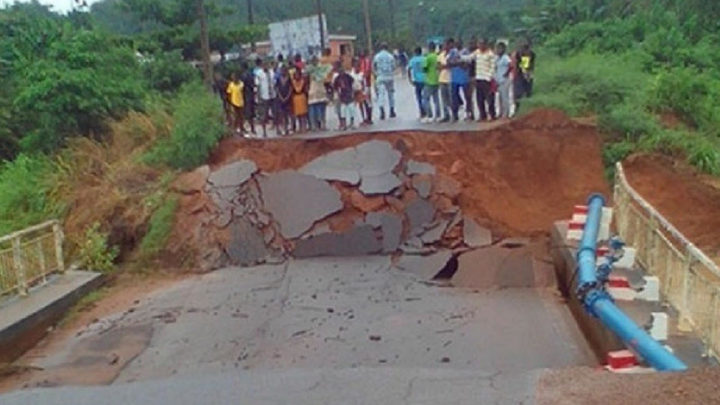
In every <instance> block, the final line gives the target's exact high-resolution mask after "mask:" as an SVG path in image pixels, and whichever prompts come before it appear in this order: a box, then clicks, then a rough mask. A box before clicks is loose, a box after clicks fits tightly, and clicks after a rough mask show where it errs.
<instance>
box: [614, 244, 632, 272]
mask: <svg viewBox="0 0 720 405" xmlns="http://www.w3.org/2000/svg"><path fill="white" fill-rule="evenodd" d="M623 252H624V253H623V257H622V258H620V260H618V261H617V262H615V267H616V268H618V269H632V268H633V266H634V265H635V256H636V255H637V249H635V248H633V247H625V248H623Z"/></svg>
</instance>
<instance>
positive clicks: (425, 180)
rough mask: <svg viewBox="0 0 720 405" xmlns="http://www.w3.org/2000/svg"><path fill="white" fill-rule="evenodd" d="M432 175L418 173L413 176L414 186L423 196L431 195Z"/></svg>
mask: <svg viewBox="0 0 720 405" xmlns="http://www.w3.org/2000/svg"><path fill="white" fill-rule="evenodd" d="M432 183H433V180H432V176H429V175H418V176H413V178H412V186H413V188H414V189H415V191H417V193H418V195H419V196H420V197H422V198H428V197H430V192H431V191H432Z"/></svg>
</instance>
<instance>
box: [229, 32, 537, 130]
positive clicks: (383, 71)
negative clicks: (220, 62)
mask: <svg viewBox="0 0 720 405" xmlns="http://www.w3.org/2000/svg"><path fill="white" fill-rule="evenodd" d="M400 55H404V53H400ZM252 64H253V65H254V66H252V67H251V66H250V63H249V62H246V63H245V64H244V66H243V69H242V71H243V73H242V74H238V73H232V74H231V75H230V78H229V80H227V81H226V80H225V79H224V78H223V77H222V76H221V75H217V76H216V81H215V91H216V92H217V94H218V95H219V96H220V98H221V99H222V101H223V106H224V109H225V114H226V120H227V122H228V124H229V125H230V126H231V128H232V129H233V131H234V132H235V133H236V134H237V135H238V136H248V137H249V136H253V135H254V136H257V135H258V132H259V131H257V130H256V125H257V126H259V127H260V130H261V131H262V132H261V133H260V136H262V137H267V136H268V130H269V129H270V130H272V129H274V131H275V133H276V135H277V136H283V135H289V134H290V133H305V132H308V131H326V130H328V122H327V116H328V112H327V111H328V109H331V110H332V111H333V112H334V114H336V116H337V121H338V123H339V126H338V128H337V129H338V130H341V131H344V130H349V129H353V128H355V127H357V126H367V125H372V124H373V117H374V115H373V112H374V111H377V114H378V115H377V116H376V117H377V118H379V119H380V120H385V119H388V118H390V119H392V118H395V117H396V116H397V113H396V110H395V81H396V77H397V76H396V73H397V71H398V67H400V69H401V71H402V72H403V73H406V74H407V77H408V79H409V81H410V83H411V85H412V86H413V87H414V90H415V97H416V101H417V108H418V115H419V119H420V120H421V121H422V122H424V123H431V122H456V121H459V120H460V112H461V110H464V111H465V115H464V119H465V120H475V118H476V117H475V108H476V107H477V111H478V116H477V119H478V121H485V120H495V119H498V118H509V117H510V113H511V103H515V104H516V105H517V103H518V102H519V101H520V100H521V99H522V98H523V97H529V96H530V95H531V94H532V84H533V71H534V67H535V54H534V53H533V51H532V49H531V48H530V46H529V45H524V46H523V47H521V48H520V49H518V50H517V51H516V52H515V53H514V54H513V55H512V56H511V55H508V54H507V45H506V44H505V43H502V42H498V43H497V44H495V45H494V46H493V45H491V44H490V42H489V41H487V40H479V41H476V40H473V41H470V43H469V44H468V46H467V47H464V46H463V44H462V43H461V42H460V41H457V42H456V41H454V40H453V39H448V40H446V41H445V42H444V43H443V44H442V46H440V47H438V46H437V45H436V44H434V43H430V44H429V45H428V47H427V48H426V49H425V50H423V49H422V48H420V47H418V48H417V49H415V52H414V55H413V56H412V58H410V59H408V58H407V56H406V57H405V58H404V59H403V58H400V57H399V56H398V54H397V53H396V54H393V53H391V52H390V51H389V49H388V46H387V44H382V45H381V47H380V51H379V52H378V53H377V54H376V55H374V57H371V56H370V55H368V54H366V53H364V52H360V54H359V55H358V56H357V57H355V58H344V59H342V60H333V58H332V57H331V55H330V50H325V51H324V52H323V55H322V56H321V57H316V56H314V57H311V58H310V59H309V61H305V60H303V58H302V57H301V55H295V57H293V58H292V59H291V60H286V59H285V58H284V56H283V55H279V56H278V57H277V58H275V59H271V60H269V59H262V58H256V59H255V60H254V61H252ZM511 89H512V98H511ZM496 100H497V103H496Z"/></svg>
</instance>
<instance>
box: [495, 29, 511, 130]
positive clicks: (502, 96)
mask: <svg viewBox="0 0 720 405" xmlns="http://www.w3.org/2000/svg"><path fill="white" fill-rule="evenodd" d="M506 52H507V45H505V43H504V42H500V43H498V45H497V63H496V67H495V82H497V86H498V100H499V102H500V118H510V84H511V83H512V81H511V80H510V71H511V70H512V61H511V60H510V57H509V56H508V55H507V53H506Z"/></svg>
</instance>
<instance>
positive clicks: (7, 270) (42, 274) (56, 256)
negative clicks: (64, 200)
mask: <svg viewBox="0 0 720 405" xmlns="http://www.w3.org/2000/svg"><path fill="white" fill-rule="evenodd" d="M62 244H63V232H62V228H61V227H60V223H59V222H58V221H56V220H53V221H48V222H45V223H42V224H39V225H35V226H32V227H30V228H26V229H23V230H21V231H18V232H14V233H11V234H9V235H5V236H3V237H0V297H1V296H6V295H13V294H18V295H21V296H26V295H27V294H28V290H29V288H30V287H32V286H34V285H37V284H39V283H44V282H45V281H46V280H47V276H48V275H50V274H51V273H55V272H59V273H63V272H64V271H65V262H64V260H63V248H62Z"/></svg>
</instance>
